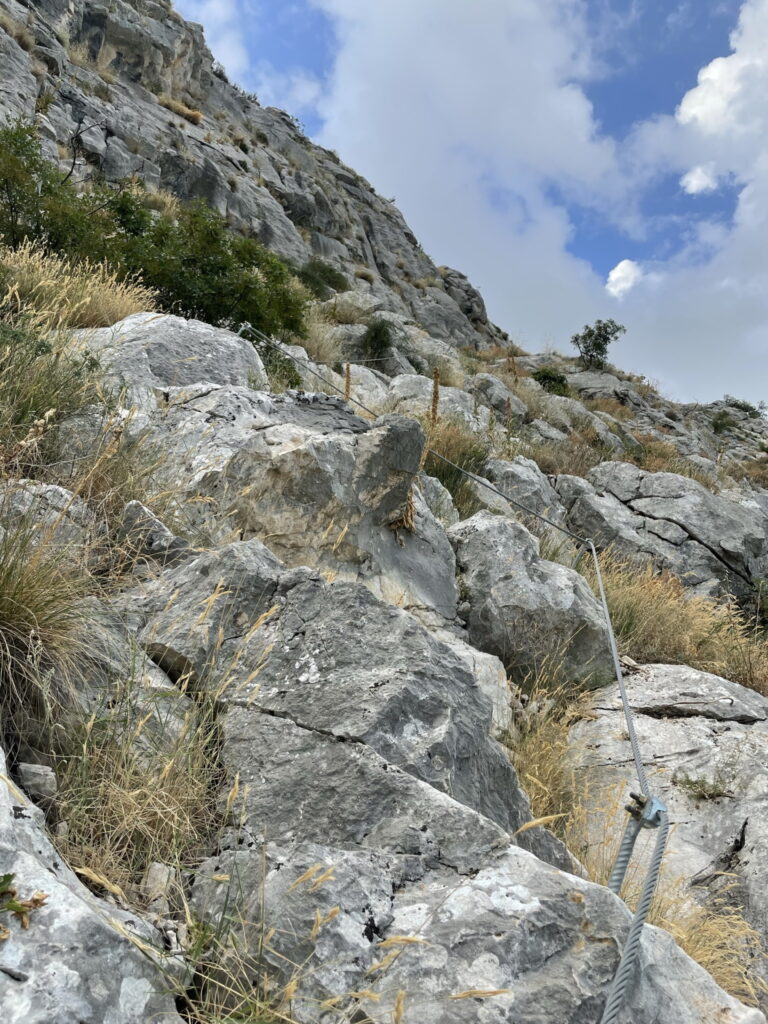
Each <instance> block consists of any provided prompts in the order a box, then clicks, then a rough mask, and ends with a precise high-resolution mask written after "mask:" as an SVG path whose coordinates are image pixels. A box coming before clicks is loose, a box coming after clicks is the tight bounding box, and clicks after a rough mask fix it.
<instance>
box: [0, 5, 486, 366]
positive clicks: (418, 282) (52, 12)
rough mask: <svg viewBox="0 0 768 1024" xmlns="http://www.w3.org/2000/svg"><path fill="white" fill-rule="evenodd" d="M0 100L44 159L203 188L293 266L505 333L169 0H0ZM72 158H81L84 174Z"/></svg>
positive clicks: (473, 336)
mask: <svg viewBox="0 0 768 1024" xmlns="http://www.w3.org/2000/svg"><path fill="white" fill-rule="evenodd" d="M0 11H2V12H5V14H6V16H7V18H8V19H9V22H10V24H11V28H12V31H13V26H14V25H16V26H19V29H18V30H17V32H16V34H17V35H19V34H20V31H21V29H22V28H23V31H24V33H25V34H24V36H23V37H22V42H23V44H24V45H20V44H19V42H18V40H17V39H16V38H14V37H13V35H12V34H8V33H2V34H0V47H2V49H1V50H0V61H1V62H2V67H3V83H2V85H0V111H3V112H6V113H13V114H23V115H27V116H31V115H33V114H34V113H35V110H37V112H38V115H39V121H40V128H41V132H42V134H43V137H44V138H45V139H46V141H47V144H48V152H49V155H50V156H51V157H52V158H55V159H57V160H58V159H62V161H63V163H64V164H66V162H67V160H68V159H69V154H68V148H69V146H70V143H71V139H72V137H73V134H74V133H75V132H79V134H78V147H77V148H78V154H79V156H80V157H81V159H82V161H83V162H84V164H86V165H87V167H90V168H91V169H94V168H98V170H99V171H100V173H102V174H103V175H104V176H105V177H106V178H107V180H113V181H114V180H118V179H122V178H126V177H128V176H130V175H134V174H135V175H138V176H140V177H141V178H142V179H143V180H144V181H145V182H146V183H147V184H148V186H149V187H150V188H156V187H159V186H162V187H164V188H167V189H170V190H171V191H172V192H174V193H175V194H177V195H180V196H183V197H185V198H191V197H202V198H204V199H205V200H206V201H207V202H208V203H210V204H211V205H212V206H213V207H215V208H216V209H218V210H220V211H221V212H222V213H223V214H225V215H226V216H227V217H228V218H229V220H230V221H231V223H232V224H233V225H234V226H235V227H237V228H239V229H241V230H244V231H247V232H249V233H252V234H254V235H255V236H257V237H258V238H259V239H261V241H263V242H264V243H265V244H266V245H268V246H269V247H270V248H272V249H274V250H275V251H276V252H277V253H279V254H280V255H281V256H284V257H286V258H288V259H290V260H292V261H294V262H295V263H296V264H298V265H301V264H303V263H304V262H305V261H306V260H307V259H309V258H310V257H312V256H316V257H319V258H321V259H323V260H324V261H327V262H329V263H331V264H332V265H334V266H337V267H338V268H339V269H341V270H343V271H344V272H345V273H347V274H348V276H349V277H350V278H351V279H353V280H355V281H356V282H357V283H358V285H359V286H361V287H365V288H367V289H369V290H370V292H371V293H372V294H373V295H375V296H377V297H379V298H381V299H383V300H384V301H385V302H386V305H387V308H389V309H391V310H393V311H394V312H397V313H408V314H409V315H411V316H413V317H414V318H415V319H416V320H417V321H418V322H419V323H420V324H421V325H422V326H423V327H425V328H426V329H427V330H429V331H430V332H431V333H433V334H435V335H436V336H438V337H441V338H446V339H449V340H451V342H452V343H453V344H457V345H458V344H463V345H475V346H476V345H484V344H485V345H487V344H489V343H495V342H497V341H502V340H503V337H504V336H503V334H502V332H501V331H499V330H498V329H497V328H495V327H494V326H493V325H492V324H490V323H489V322H488V318H487V316H486V312H485V306H484V304H483V300H482V298H481V296H480V294H479V293H478V292H477V291H476V289H474V288H473V287H472V286H471V285H470V284H469V282H468V281H467V279H466V277H464V276H463V275H462V274H461V273H459V272H458V271H455V270H451V269H450V268H448V267H436V266H435V264H434V263H433V262H432V260H431V259H430V258H429V257H428V256H427V255H426V253H425V252H424V251H423V249H422V248H421V246H420V245H419V243H418V241H417V240H416V238H415V237H414V235H413V233H412V232H411V231H410V230H409V228H408V225H407V224H406V223H405V221H404V220H403V217H402V215H401V214H400V212H399V210H398V209H397V207H396V206H395V205H394V203H392V202H389V201H388V200H386V199H383V198H382V197H381V196H378V195H377V194H376V193H375V191H374V190H373V189H372V188H371V186H370V185H369V184H368V182H366V181H365V180H364V179H363V178H361V176H360V175H359V174H356V173H355V171H353V170H351V169H350V168H349V167H346V166H345V165H344V164H342V163H341V161H340V160H339V158H338V156H337V155H336V154H335V153H332V152H329V151H328V150H325V149H323V148H321V147H319V146H316V145H314V144H313V143H312V142H311V141H310V140H309V139H308V138H307V137H306V136H305V135H304V134H303V133H302V131H301V130H300V129H299V127H298V126H297V125H296V124H295V123H294V121H293V120H292V119H291V118H290V117H289V116H288V115H287V114H285V113H284V112H283V111H280V110H276V109H274V108H264V107H262V106H261V105H260V104H259V103H258V100H257V99H256V97H254V96H250V95H246V94H245V93H243V92H242V90H240V89H238V88H237V87H235V86H233V85H230V84H229V82H228V81H227V79H226V76H225V75H224V73H223V71H222V70H221V68H219V67H217V65H216V64H215V63H214V61H213V58H212V57H211V54H210V52H209V50H208V48H207V47H206V45H205V41H204V39H203V34H202V29H201V28H200V26H198V25H191V24H189V23H188V22H185V21H184V20H183V19H182V18H180V17H179V15H178V14H176V13H175V11H173V9H172V8H171V6H170V4H165V3H153V2H146V3H144V2H141V3H138V2H137V3H126V2H119V3H110V4H103V3H90V2H82V3H80V2H77V3H69V2H64V0H51V2H50V3H49V2H44V3H27V4H22V3H17V2H15V0H3V2H2V3H0ZM85 172H86V168H85V167H81V168H80V172H79V173H85Z"/></svg>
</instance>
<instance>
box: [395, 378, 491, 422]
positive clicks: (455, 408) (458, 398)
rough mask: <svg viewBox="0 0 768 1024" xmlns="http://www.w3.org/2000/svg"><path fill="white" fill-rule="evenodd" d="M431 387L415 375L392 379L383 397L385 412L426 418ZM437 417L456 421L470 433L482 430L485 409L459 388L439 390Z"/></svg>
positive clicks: (430, 406)
mask: <svg viewBox="0 0 768 1024" xmlns="http://www.w3.org/2000/svg"><path fill="white" fill-rule="evenodd" d="M432 389H433V383H432V381H431V380H429V379H428V378H427V377H421V376H419V375H418V374H403V375H401V376H398V377H393V378H392V380H391V381H390V384H389V391H388V394H387V408H388V409H390V410H391V411H392V412H396V413H399V414H400V415H408V416H426V415H427V414H428V413H429V412H430V409H431V408H432ZM438 415H439V416H440V417H441V418H444V419H449V420H456V421H458V422H460V423H463V424H464V425H465V426H466V427H469V429H470V430H474V431H482V430H486V429H487V427H488V423H489V415H488V408H487V406H485V405H479V404H478V403H477V402H475V401H474V400H473V398H472V396H471V395H468V394H467V392H466V391H462V390H461V389H460V388H444V387H441V388H440V393H439V399H438Z"/></svg>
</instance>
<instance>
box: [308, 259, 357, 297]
mask: <svg viewBox="0 0 768 1024" xmlns="http://www.w3.org/2000/svg"><path fill="white" fill-rule="evenodd" d="M296 276H297V277H298V279H299V280H300V281H301V283H302V284H304V285H306V286H307V288H309V290H310V291H311V292H312V294H313V295H314V296H316V297H317V298H318V299H327V298H329V297H330V295H331V293H332V292H346V291H349V288H350V284H349V281H348V280H347V279H346V277H345V276H344V275H343V274H342V273H341V271H340V270H337V269H336V267H332V266H331V265H330V263H323V261H322V260H317V259H311V260H307V262H306V263H305V264H304V266H303V267H302V268H301V270H299V271H298V272H297V275H296Z"/></svg>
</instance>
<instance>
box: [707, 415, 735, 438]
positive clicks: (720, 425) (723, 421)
mask: <svg viewBox="0 0 768 1024" xmlns="http://www.w3.org/2000/svg"><path fill="white" fill-rule="evenodd" d="M735 426H736V421H735V420H734V418H733V416H729V415H728V413H727V412H726V411H725V409H721V410H720V412H716V413H715V415H714V416H713V417H712V430H713V431H714V432H715V433H716V434H722V433H724V432H725V431H726V430H730V429H731V427H735Z"/></svg>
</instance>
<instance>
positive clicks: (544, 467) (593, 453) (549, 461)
mask: <svg viewBox="0 0 768 1024" xmlns="http://www.w3.org/2000/svg"><path fill="white" fill-rule="evenodd" d="M515 455H524V456H525V457H526V458H528V459H533V461H534V462H535V463H536V464H537V465H538V467H539V469H540V470H541V471H542V473H546V474H547V475H549V476H559V475H560V474H561V473H568V474H570V475H571V476H586V475H587V473H588V472H589V471H590V469H593V468H594V467H595V466H598V465H599V464H600V463H601V462H605V460H606V459H607V458H610V457H611V454H610V453H608V452H607V451H606V449H605V448H602V447H593V446H592V444H590V442H589V441H587V440H585V439H584V435H583V434H578V435H576V434H574V435H572V436H571V437H569V438H568V439H567V440H566V441H524V442H522V443H520V444H517V445H515V447H514V448H513V449H510V452H509V457H510V458H514V456H515Z"/></svg>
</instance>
